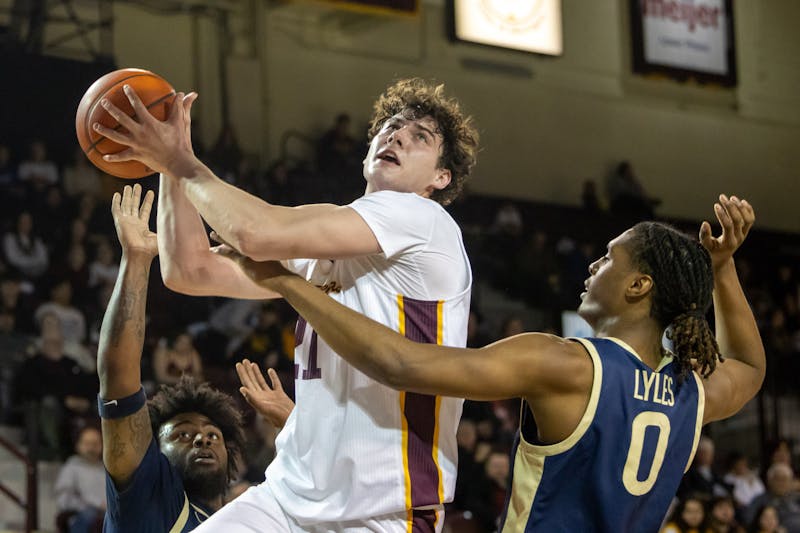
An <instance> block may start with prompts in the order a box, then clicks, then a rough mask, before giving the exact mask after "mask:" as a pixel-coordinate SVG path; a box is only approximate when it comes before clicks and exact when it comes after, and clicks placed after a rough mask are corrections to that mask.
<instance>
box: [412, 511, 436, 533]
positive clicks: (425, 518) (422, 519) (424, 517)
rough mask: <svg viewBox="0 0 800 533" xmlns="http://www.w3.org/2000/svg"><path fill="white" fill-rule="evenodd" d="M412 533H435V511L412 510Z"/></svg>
mask: <svg viewBox="0 0 800 533" xmlns="http://www.w3.org/2000/svg"><path fill="white" fill-rule="evenodd" d="M411 531H412V533H436V511H435V510H434V509H414V512H413V514H412V516H411Z"/></svg>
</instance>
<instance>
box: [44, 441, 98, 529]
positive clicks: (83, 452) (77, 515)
mask: <svg viewBox="0 0 800 533" xmlns="http://www.w3.org/2000/svg"><path fill="white" fill-rule="evenodd" d="M102 453H103V442H102V440H101V436H100V430H99V429H97V428H96V427H95V426H93V425H89V426H86V427H84V428H83V429H81V430H80V433H78V439H77V442H76V443H75V455H73V456H72V457H70V458H69V459H67V462H66V463H64V466H62V467H61V470H60V471H59V472H58V477H57V478H56V483H55V486H54V487H53V490H54V492H55V497H56V507H57V508H58V511H59V516H58V519H59V521H62V520H63V521H65V522H66V523H67V524H68V526H69V533H94V532H98V533H99V532H100V531H101V529H102V527H103V514H104V513H105V510H106V473H105V469H104V468H103V460H102V458H103V457H102Z"/></svg>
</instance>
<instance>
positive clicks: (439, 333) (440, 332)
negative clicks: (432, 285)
mask: <svg viewBox="0 0 800 533" xmlns="http://www.w3.org/2000/svg"><path fill="white" fill-rule="evenodd" d="M443 318H444V300H439V301H438V302H436V344H438V345H440V346H441V344H442V343H443V342H444V320H443ZM441 407H442V397H441V396H436V408H435V409H434V411H433V443H432V446H431V448H432V450H433V464H434V465H436V474H437V475H438V476H439V503H444V475H443V474H444V473H443V472H442V468H441V467H440V466H439V410H440V409H441ZM438 521H439V515H438V514H437V515H436V521H435V522H434V526H435V525H436V523H437V522H438Z"/></svg>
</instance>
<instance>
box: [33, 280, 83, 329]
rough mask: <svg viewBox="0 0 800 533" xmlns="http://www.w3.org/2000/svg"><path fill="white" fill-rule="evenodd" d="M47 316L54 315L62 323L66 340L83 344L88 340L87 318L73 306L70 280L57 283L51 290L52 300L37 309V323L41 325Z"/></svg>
mask: <svg viewBox="0 0 800 533" xmlns="http://www.w3.org/2000/svg"><path fill="white" fill-rule="evenodd" d="M47 314H54V315H56V316H57V317H58V320H59V321H60V322H61V328H62V332H63V335H64V340H66V341H73V342H78V343H82V342H83V341H84V340H85V339H86V317H84V315H83V312H82V311H81V310H80V309H78V308H77V307H75V306H74V305H72V284H71V283H70V281H69V280H68V279H61V280H58V281H56V282H55V284H54V285H53V287H52V288H51V289H50V300H48V301H47V302H45V303H43V304H42V305H40V306H39V307H38V308H37V309H36V313H35V315H34V316H35V317H36V321H37V322H38V323H39V324H41V322H42V318H43V317H44V316H45V315H47Z"/></svg>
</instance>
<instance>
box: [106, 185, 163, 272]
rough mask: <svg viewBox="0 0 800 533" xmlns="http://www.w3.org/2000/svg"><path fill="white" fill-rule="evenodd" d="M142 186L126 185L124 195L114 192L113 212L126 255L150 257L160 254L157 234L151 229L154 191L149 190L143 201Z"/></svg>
mask: <svg viewBox="0 0 800 533" xmlns="http://www.w3.org/2000/svg"><path fill="white" fill-rule="evenodd" d="M141 198H142V186H141V185H139V184H138V183H137V184H136V185H134V186H133V187H131V186H130V185H126V186H125V188H124V189H122V195H120V194H119V193H118V192H115V193H114V197H113V198H112V199H111V214H112V215H113V217H114V226H116V228H117V238H119V243H120V244H121V245H122V252H123V254H126V255H136V254H141V255H144V256H147V257H149V258H153V257H155V256H156V255H158V241H157V240H156V234H155V233H153V232H152V231H150V226H149V221H150V210H151V209H152V208H153V199H154V198H155V194H153V191H147V194H145V196H144V201H142V199H141Z"/></svg>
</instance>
